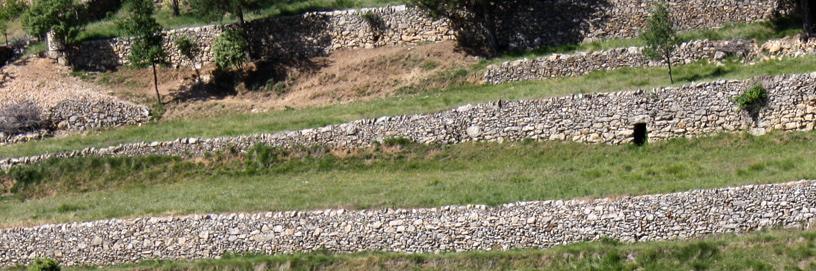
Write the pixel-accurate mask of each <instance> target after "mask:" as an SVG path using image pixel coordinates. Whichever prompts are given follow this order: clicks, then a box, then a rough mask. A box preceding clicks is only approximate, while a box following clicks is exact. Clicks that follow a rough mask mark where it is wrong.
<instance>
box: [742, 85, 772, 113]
mask: <svg viewBox="0 0 816 271" xmlns="http://www.w3.org/2000/svg"><path fill="white" fill-rule="evenodd" d="M734 102H735V103H737V105H738V106H739V107H740V108H741V109H743V110H746V111H748V112H751V113H758V112H759V109H761V108H762V107H763V106H765V104H766V103H767V102H768V91H767V90H765V87H763V86H762V85H754V86H753V87H751V88H750V89H748V90H746V91H745V92H743V93H742V94H741V95H739V96H737V97H735V98H734Z"/></svg>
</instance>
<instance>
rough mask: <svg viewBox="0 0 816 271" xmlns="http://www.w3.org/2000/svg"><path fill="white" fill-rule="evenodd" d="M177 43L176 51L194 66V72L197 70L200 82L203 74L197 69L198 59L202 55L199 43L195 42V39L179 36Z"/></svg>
mask: <svg viewBox="0 0 816 271" xmlns="http://www.w3.org/2000/svg"><path fill="white" fill-rule="evenodd" d="M175 43H176V49H178V50H179V52H180V53H181V55H182V56H184V57H185V58H187V60H189V61H190V64H191V65H192V66H193V70H195V73H196V76H197V77H198V78H199V80H200V78H201V73H200V72H199V71H198V67H196V59H197V58H198V55H199V54H200V53H201V48H200V47H199V46H198V43H196V42H195V41H193V39H191V38H190V37H188V36H179V37H178V38H176V41H175Z"/></svg>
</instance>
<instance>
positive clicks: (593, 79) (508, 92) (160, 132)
mask: <svg viewBox="0 0 816 271" xmlns="http://www.w3.org/2000/svg"><path fill="white" fill-rule="evenodd" d="M814 60H816V57H802V58H796V59H787V60H781V61H770V62H762V63H759V64H755V65H743V64H739V63H728V64H726V65H724V66H717V65H714V64H691V65H683V66H679V67H677V68H676V69H675V79H676V80H677V82H678V84H682V83H688V82H692V81H706V80H715V79H723V78H732V79H741V78H749V77H753V76H758V75H778V74H788V73H802V72H811V71H814V70H816V61H814ZM666 77H667V75H666V69H664V68H648V69H622V70H616V71H609V72H595V73H592V74H589V75H586V76H580V77H575V78H560V79H551V80H544V81H532V82H520V83H513V84H504V85H489V86H465V87H456V88H451V89H446V90H439V91H436V92H429V93H421V94H418V95H401V96H396V97H390V98H384V99H378V100H373V101H366V102H355V103H350V104H343V105H332V106H327V107H317V108H306V109H299V110H289V111H276V112H270V113H259V114H235V115H225V116H222V117H217V118H210V119H195V120H178V121H169V122H159V123H152V124H148V125H143V126H141V127H125V128H119V129H113V130H108V131H102V132H90V133H89V134H86V135H72V136H66V137H60V138H53V139H48V140H42V141H37V142H30V143H23V144H14V145H9V146H2V147H0V158H2V157H7V158H8V157H17V156H24V155H32V154H39V153H44V152H54V151H62V150H74V149H81V148H84V147H91V146H95V147H103V146H109V145H114V144H120V143H130V142H137V141H143V140H145V141H153V140H172V139H175V138H179V137H213V136H226V135H242V134H250V133H259V132H275V131H281V130H296V129H301V128H309V127H316V126H322V125H327V124H333V123H341V122H344V121H350V120H355V119H360V118H373V117H379V116H383V115H398V114H410V113H422V112H432V111H438V110H445V109H448V108H451V107H454V106H457V105H461V104H467V103H479V102H485V101H490V100H497V99H511V100H513V99H530V98H540V97H547V96H557V95H566V94H571V93H589V92H598V91H616V90H622V89H631V88H650V87H657V86H664V85H666V84H667V81H668V80H667V78H666Z"/></svg>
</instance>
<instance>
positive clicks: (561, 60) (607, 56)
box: [484, 38, 816, 84]
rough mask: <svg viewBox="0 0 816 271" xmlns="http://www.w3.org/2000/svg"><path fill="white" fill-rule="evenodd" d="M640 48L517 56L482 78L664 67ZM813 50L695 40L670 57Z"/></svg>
mask: <svg viewBox="0 0 816 271" xmlns="http://www.w3.org/2000/svg"><path fill="white" fill-rule="evenodd" d="M643 50H644V48H643V47H629V48H618V49H611V50H603V51H596V52H580V53H573V54H552V55H549V56H543V57H538V58H535V59H520V60H514V61H509V62H505V63H501V64H499V65H491V66H489V67H487V72H485V75H484V80H485V82H487V83H490V84H501V83H506V82H511V81H524V80H542V79H546V78H553V77H563V76H577V75H584V74H588V73H591V72H594V71H603V70H613V69H619V68H634V67H654V66H661V67H662V66H665V65H666V63H665V61H663V60H652V59H650V58H649V57H647V56H646V55H645V54H644V53H643ZM814 53H816V41H813V40H811V41H807V42H802V41H801V40H799V39H798V38H784V39H777V40H771V41H767V42H765V43H763V44H757V43H756V42H754V41H747V40H724V41H709V40H698V41H690V42H685V43H683V44H681V45H680V46H679V47H678V48H677V50H676V51H675V52H674V55H673V56H672V63H673V64H688V63H692V62H695V61H710V62H713V61H723V60H725V59H726V58H731V59H735V60H740V61H760V60H762V59H764V58H772V57H773V58H776V57H787V56H801V55H810V54H814Z"/></svg>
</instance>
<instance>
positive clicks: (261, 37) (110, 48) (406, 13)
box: [71, 6, 454, 70]
mask: <svg viewBox="0 0 816 271" xmlns="http://www.w3.org/2000/svg"><path fill="white" fill-rule="evenodd" d="M237 27H238V25H237V24H230V25H226V26H223V27H222V26H217V25H209V26H201V27H192V28H183V29H175V30H169V31H166V32H164V37H165V39H164V48H165V50H166V51H167V52H168V55H169V62H170V63H171V64H172V65H173V66H176V67H182V66H191V64H193V63H191V62H190V60H189V59H187V58H186V57H185V56H183V55H182V54H181V52H179V51H178V49H177V48H176V45H175V41H176V39H178V37H181V36H187V37H189V38H190V39H191V40H193V41H195V42H196V43H197V44H198V45H199V46H200V54H199V55H198V56H197V57H196V59H195V61H196V62H197V63H195V64H197V65H204V64H208V63H213V61H214V60H213V54H212V50H211V46H212V44H213V42H214V41H215V39H216V38H217V37H218V36H219V35H220V34H221V33H222V32H223V31H224V29H228V28H237ZM247 27H248V28H249V32H250V33H252V34H251V36H250V46H252V47H253V48H255V49H254V52H255V53H256V54H258V55H259V56H260V57H264V58H271V59H281V58H287V57H293V56H295V57H314V56H320V55H325V54H327V53H330V52H332V51H335V50H339V49H355V48H374V47H381V46H391V45H416V44H421V43H424V42H437V41H444V40H451V39H454V35H453V32H452V31H451V30H450V27H449V23H448V22H447V21H446V20H441V19H440V20H437V19H433V18H432V17H430V16H428V15H427V14H426V13H424V12H423V11H421V10H419V9H415V8H407V7H405V6H392V7H382V8H366V9H359V10H345V11H332V12H310V13H306V14H303V15H297V16H283V17H272V18H267V19H262V20H255V21H251V22H249V23H248V26H247ZM130 46H131V40H130V39H129V38H114V39H106V40H94V41H88V42H85V43H82V44H81V45H80V48H79V49H78V50H77V51H76V52H75V53H74V54H73V55H72V56H71V57H72V59H71V61H72V64H73V65H76V66H78V67H83V68H87V69H95V70H105V69H109V68H113V67H117V66H120V65H126V64H127V63H128V60H127V58H128V55H129V54H130Z"/></svg>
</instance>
